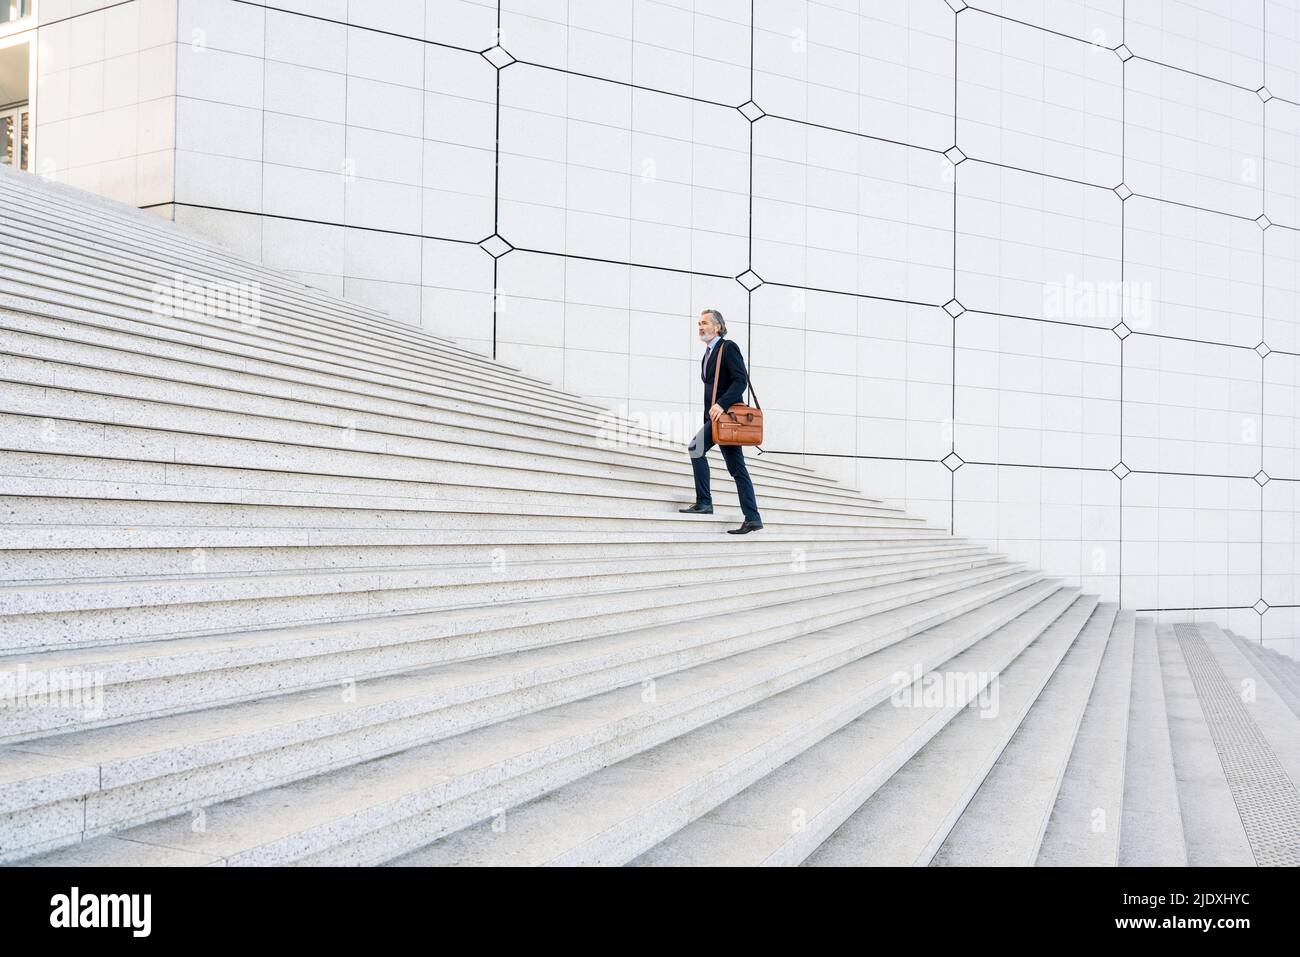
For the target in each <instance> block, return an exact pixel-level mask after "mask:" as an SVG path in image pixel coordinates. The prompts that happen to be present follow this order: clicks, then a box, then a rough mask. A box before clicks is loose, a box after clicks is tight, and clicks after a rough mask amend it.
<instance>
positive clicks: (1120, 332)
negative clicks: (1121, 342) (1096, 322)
mask: <svg viewBox="0 0 1300 957" xmlns="http://www.w3.org/2000/svg"><path fill="white" fill-rule="evenodd" d="M1110 331H1111V332H1113V333H1115V335H1117V336H1119V337H1120V338H1121V339H1127V338H1128V337H1129V336H1130V335H1132V334H1133V330H1132V329H1130V328H1129V327H1128V326H1126V325H1124V323H1122V322H1117V323H1115V325H1113V326H1111V327H1110Z"/></svg>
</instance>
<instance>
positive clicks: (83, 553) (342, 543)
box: [0, 456, 970, 578]
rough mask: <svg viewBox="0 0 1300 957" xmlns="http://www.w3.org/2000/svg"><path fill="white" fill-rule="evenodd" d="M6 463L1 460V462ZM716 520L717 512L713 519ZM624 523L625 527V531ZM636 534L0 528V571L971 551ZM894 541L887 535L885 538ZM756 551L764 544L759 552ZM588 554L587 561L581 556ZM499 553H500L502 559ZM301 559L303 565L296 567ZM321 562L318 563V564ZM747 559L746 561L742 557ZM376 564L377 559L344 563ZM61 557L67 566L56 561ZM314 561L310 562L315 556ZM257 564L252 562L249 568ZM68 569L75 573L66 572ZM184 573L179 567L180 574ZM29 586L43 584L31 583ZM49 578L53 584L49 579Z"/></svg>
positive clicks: (939, 541) (922, 544)
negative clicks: (851, 549)
mask: <svg viewBox="0 0 1300 957" xmlns="http://www.w3.org/2000/svg"><path fill="white" fill-rule="evenodd" d="M0 462H3V456H0ZM715 514H716V513H715ZM625 524H626V523H625ZM643 524H644V523H641V522H637V523H635V525H636V526H637V527H636V528H634V529H631V530H629V529H627V528H626V527H624V528H621V529H612V528H611V529H604V530H579V529H547V528H527V529H520V530H518V531H512V530H510V529H508V528H507V529H500V528H498V529H495V530H493V529H474V528H469V529H454V528H453V529H442V528H428V529H421V528H405V529H385V528H369V529H368V528H360V527H358V528H328V527H325V528H308V527H303V526H283V527H279V528H276V527H273V526H272V527H221V526H214V525H208V526H193V527H189V526H183V525H174V526H167V525H156V526H151V527H130V528H118V527H116V526H112V525H65V524H58V523H50V524H45V525H23V524H18V523H12V524H4V525H0V566H3V567H17V565H16V564H5V563H6V562H10V563H20V562H23V561H46V560H49V561H55V560H66V561H68V562H69V563H74V562H79V561H83V560H85V559H86V558H87V557H90V556H94V557H96V558H99V557H103V558H105V559H106V560H108V561H113V560H116V559H117V558H120V557H122V556H124V555H126V554H127V553H130V552H132V551H139V552H154V553H159V554H162V553H166V554H167V555H175V556H176V557H177V560H178V561H179V560H180V558H181V557H184V567H187V568H188V567H193V565H194V560H195V559H196V558H198V557H199V555H198V554H196V549H199V550H202V551H203V552H204V553H205V554H206V555H207V556H208V557H207V559H206V560H205V563H206V564H207V567H208V568H209V569H212V570H219V569H220V568H221V567H224V566H223V565H221V564H219V563H220V562H222V561H225V558H224V557H223V556H225V555H230V556H237V557H239V558H241V559H242V558H244V557H246V556H256V557H258V558H262V557H265V558H267V559H268V560H275V561H278V560H279V559H281V558H283V559H284V560H285V561H288V562H290V563H293V564H295V565H296V564H309V565H313V566H319V567H325V566H327V565H330V564H352V565H363V564H400V562H397V561H389V560H387V559H386V558H385V557H384V556H385V555H386V554H387V553H388V552H390V551H391V552H392V554H394V555H398V556H400V555H407V554H411V555H414V554H421V555H423V554H424V552H423V551H411V550H413V549H414V550H424V549H437V550H438V553H439V554H442V553H446V554H448V555H461V556H467V557H468V560H477V559H478V558H480V557H482V556H483V555H484V554H485V553H486V554H487V557H488V558H492V559H494V560H497V559H503V560H508V559H513V558H525V557H529V556H536V557H539V558H549V557H565V556H569V555H577V554H591V555H604V554H624V553H625V552H627V550H628V549H632V550H634V551H639V550H644V551H645V552H647V553H649V554H677V553H679V552H680V553H683V554H694V553H695V551H696V550H698V549H699V548H700V546H701V545H706V544H707V545H709V546H710V547H722V548H730V549H733V550H734V549H746V550H747V549H751V548H752V549H755V552H756V553H757V552H760V551H764V550H765V549H766V548H767V547H780V548H785V549H789V550H790V556H791V560H792V561H794V560H797V559H798V558H799V550H800V549H802V550H803V552H804V553H805V554H806V553H807V552H809V551H811V550H813V549H817V548H823V547H833V546H836V545H840V544H853V545H861V546H863V547H870V546H873V545H874V546H877V547H888V546H892V545H895V544H903V543H909V544H911V545H913V546H915V547H917V548H929V547H942V546H944V545H966V544H970V542H969V540H968V539H965V538H962V537H961V536H935V535H933V534H928V535H927V534H921V532H920V531H913V532H911V533H906V532H904V531H902V530H888V529H886V530H880V529H876V530H874V531H873V532H872V534H871V535H870V536H866V535H862V536H859V535H852V534H849V535H846V534H843V533H835V532H833V531H810V532H808V533H806V534H802V533H798V532H793V531H789V530H785V529H782V528H780V527H777V526H774V527H772V528H764V529H763V534H762V535H754V536H745V537H743V538H738V537H734V536H725V537H724V536H722V535H719V534H718V530H717V527H716V525H715V524H714V523H708V522H706V523H704V524H700V525H699V526H698V527H697V528H695V529H694V530H691V528H690V527H689V526H681V527H678V528H675V529H672V530H668V531H659V530H655V529H645V528H641V527H640V526H642V525H643ZM886 533H888V534H886ZM760 543H766V545H764V544H760ZM588 548H589V549H591V551H590V552H586V551H584V549H588ZM497 550H500V554H499V555H498V554H497ZM296 554H300V555H301V556H303V557H301V558H300V559H297V558H295V555H296ZM318 554H319V555H320V556H321V559H320V560H317V559H316V558H315V557H314V556H316V555H318ZM745 554H749V552H748V551H745ZM353 555H357V556H373V558H369V559H368V558H365V557H358V558H356V559H355V560H354V559H353V558H351V557H339V556H353ZM60 556H61V558H60ZM309 556H313V557H309ZM250 560H251V559H250ZM67 567H69V568H71V567H73V565H72V564H69V565H68V566H67ZM174 567H180V566H174ZM32 577H34V578H35V577H42V576H37V575H33V576H32ZM44 577H48V576H44Z"/></svg>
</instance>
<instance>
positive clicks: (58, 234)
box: [0, 184, 551, 387]
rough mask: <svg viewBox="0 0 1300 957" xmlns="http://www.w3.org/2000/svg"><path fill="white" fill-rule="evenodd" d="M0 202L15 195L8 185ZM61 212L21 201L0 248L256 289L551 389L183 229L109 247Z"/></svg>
mask: <svg viewBox="0 0 1300 957" xmlns="http://www.w3.org/2000/svg"><path fill="white" fill-rule="evenodd" d="M0 194H8V195H10V196H11V197H12V195H13V194H12V192H11V191H7V190H5V189H4V187H3V185H2V184H0ZM59 210H60V207H57V206H51V205H50V204H41V203H39V202H38V203H37V204H35V206H34V207H33V208H27V204H25V203H24V201H23V200H22V199H19V200H18V202H16V203H13V204H11V205H10V206H9V207H8V209H7V212H8V213H9V214H10V216H11V222H12V224H13V227H14V229H13V232H12V233H10V234H9V235H8V236H7V237H6V238H5V240H4V242H5V243H6V244H7V248H0V253H4V254H8V255H11V256H28V257H30V256H31V254H32V250H40V251H41V252H43V253H47V255H46V256H44V257H43V258H38V259H35V260H34V261H35V262H36V263H38V264H40V265H45V266H48V265H50V264H54V263H61V262H66V263H75V262H78V261H80V262H83V263H87V264H93V265H94V266H95V267H96V269H95V272H94V273H92V274H91V275H103V274H105V273H108V272H113V271H120V270H122V269H127V270H130V271H132V272H133V273H134V274H135V275H136V276H140V275H147V276H152V277H155V278H159V279H162V280H163V281H168V282H170V281H171V280H173V279H174V278H175V276H176V275H177V274H180V275H182V276H183V277H184V278H185V279H186V280H187V281H190V282H207V281H215V282H223V283H232V282H239V283H254V284H256V288H257V289H258V290H259V293H260V295H261V298H262V301H263V303H264V304H265V305H267V306H269V307H270V308H272V309H274V310H276V311H278V312H283V313H284V314H285V315H289V316H296V317H299V318H302V319H305V320H306V322H307V323H308V324H314V325H317V326H328V324H329V323H330V322H331V321H334V322H338V321H339V320H342V321H343V322H345V323H346V324H347V326H348V327H350V328H352V329H355V330H356V331H357V332H358V333H359V334H361V335H370V336H377V337H382V338H383V339H384V340H387V341H392V340H394V339H399V340H405V341H407V342H409V343H411V344H412V346H413V348H416V349H419V350H421V351H423V352H425V353H428V354H430V355H435V356H438V355H440V356H445V357H452V358H455V359H456V360H458V361H460V362H462V363H463V364H464V365H465V366H466V367H467V368H469V369H471V370H479V369H492V370H494V371H496V372H498V373H500V372H504V373H505V374H506V375H509V376H511V377H512V378H514V379H517V380H519V381H521V382H522V381H531V382H532V383H535V384H538V385H542V386H544V387H551V386H550V384H549V383H547V382H546V381H545V380H542V379H539V378H537V377H535V376H529V375H527V374H526V373H525V372H523V371H522V370H519V369H517V368H515V367H513V366H508V365H506V364H505V363H499V362H497V361H496V360H492V359H489V358H488V357H486V356H483V355H482V354H480V353H477V352H474V351H472V350H469V349H466V348H465V347H463V346H461V345H459V344H458V343H456V342H455V341H454V340H451V339H447V338H444V337H441V336H436V335H433V334H431V333H429V332H428V331H426V330H425V329H423V328H421V327H419V326H412V325H411V324H409V323H405V322H400V321H397V320H394V319H392V318H390V317H388V316H387V315H386V314H384V313H381V312H379V311H376V310H372V309H369V308H368V307H365V306H361V305H359V304H357V303H355V302H352V301H349V300H343V299H340V298H338V297H337V296H334V295H332V294H330V293H327V292H325V291H323V290H319V289H316V288H314V287H310V286H306V285H304V284H303V283H301V282H299V281H298V280H296V279H293V278H292V277H289V276H287V275H285V274H282V273H277V272H275V271H273V270H268V269H267V268H265V267H263V266H261V265H260V264H253V263H249V262H248V261H246V260H240V259H238V258H237V257H235V256H233V255H232V254H231V252H230V251H229V250H227V249H224V248H220V249H216V250H203V249H199V250H194V249H192V248H191V244H190V243H189V241H188V240H189V239H190V238H191V237H193V236H195V235H196V234H193V233H189V232H187V231H185V230H184V229H183V228H182V227H174V226H173V227H172V229H171V230H170V232H169V233H168V234H166V235H164V236H162V237H161V239H157V238H155V239H149V240H145V241H143V242H141V241H136V240H135V239H133V238H132V237H131V235H130V227H129V226H127V227H125V229H122V228H120V227H121V224H114V225H113V226H110V227H109V232H108V233H107V235H111V236H113V243H112V244H111V245H110V244H106V243H105V241H104V236H105V235H106V234H105V233H104V232H103V231H102V227H99V228H97V225H98V224H95V225H87V224H86V223H85V222H84V220H83V218H82V217H81V216H80V214H79V213H73V214H72V215H70V216H69V215H67V214H64V213H62V212H60V211H59ZM114 266H116V270H115V269H114ZM137 281H138V280H137ZM131 284H132V283H131V282H130V281H129V280H128V282H127V283H126V285H128V286H129V285H131Z"/></svg>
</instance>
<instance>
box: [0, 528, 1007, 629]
mask: <svg viewBox="0 0 1300 957" xmlns="http://www.w3.org/2000/svg"><path fill="white" fill-rule="evenodd" d="M846 545H847V543H846ZM977 558H978V559H983V560H988V559H996V560H999V561H1000V560H1002V556H1000V555H997V554H995V553H992V552H989V551H988V549H986V548H983V547H981V546H978V545H971V546H967V547H965V548H944V549H939V550H935V551H932V552H930V553H928V554H920V555H918V554H915V553H913V552H911V551H910V550H909V549H893V550H889V551H886V552H882V551H881V550H880V549H878V548H867V549H865V550H863V549H855V548H852V547H844V548H839V549H837V550H836V551H835V552H830V551H827V552H825V553H818V554H813V555H811V556H805V557H804V558H803V559H802V560H801V561H800V563H799V566H798V567H797V568H792V565H793V564H794V563H793V562H792V559H791V556H790V555H789V553H788V552H786V551H783V552H777V553H775V554H767V555H747V556H746V559H745V561H744V562H743V563H738V562H737V560H736V554H735V553H734V552H730V551H728V552H722V553H716V554H713V555H709V554H707V553H706V554H699V555H696V556H692V562H691V564H692V566H693V568H694V569H695V570H696V571H698V572H699V574H700V577H701V578H703V579H707V580H709V581H711V582H713V583H715V584H716V585H718V586H719V587H725V586H727V585H728V584H730V583H731V582H734V581H736V580H737V579H740V578H743V577H748V576H754V575H768V576H771V575H781V576H784V575H790V574H802V573H804V572H821V571H832V570H837V569H845V568H869V567H875V566H877V565H885V564H888V565H897V564H908V563H912V562H917V561H924V562H926V563H930V562H943V563H945V564H950V565H953V566H954V567H959V566H961V565H962V564H964V563H965V562H966V561H967V560H971V559H977ZM681 572H682V563H681V559H680V558H677V557H667V558H655V557H645V558H636V557H631V556H626V557H618V558H598V559H589V560H581V561H561V562H556V561H550V562H546V561H515V562H509V563H507V562H493V561H490V560H489V561H480V562H462V563H459V564H456V565H452V566H446V565H441V564H435V565H390V566H380V567H376V568H360V569H350V568H305V569H297V570H293V571H287V572H260V573H252V574H241V575H229V574H220V573H210V572H202V571H197V570H196V571H190V572H186V573H183V574H180V575H176V574H170V575H166V574H165V575H140V576H137V575H129V574H128V573H126V572H125V571H122V573H121V574H120V575H115V576H111V577H108V578H98V579H84V578H82V579H66V578H65V579H63V580H56V581H51V582H30V581H24V582H22V583H19V584H10V585H3V586H0V612H3V614H6V615H15V616H16V615H38V614H52V613H59V612H78V611H88V610H92V609H106V608H107V609H119V610H121V609H134V608H150V607H153V606H159V605H166V606H179V605H192V604H205V605H209V606H211V605H214V604H221V603H225V602H240V601H255V600H259V599H272V598H280V599H283V598H311V597H319V596H333V595H343V594H353V593H365V592H378V591H405V592H408V593H415V592H417V591H418V592H422V593H423V592H428V593H429V594H430V595H431V596H434V595H438V594H443V593H447V594H448V595H449V596H450V600H449V604H448V607H455V606H457V605H468V604H486V603H489V602H504V601H528V600H531V599H534V598H541V597H547V596H550V595H568V594H577V593H586V594H591V595H593V596H596V595H599V594H600V593H602V592H607V591H624V590H626V589H629V588H652V587H659V586H661V585H668V584H672V583H675V582H679V581H680V580H681V577H682V575H681ZM435 589H436V590H438V591H435ZM435 604H441V603H440V602H435Z"/></svg>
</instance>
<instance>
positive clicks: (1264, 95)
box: [1255, 86, 1273, 103]
mask: <svg viewBox="0 0 1300 957" xmlns="http://www.w3.org/2000/svg"><path fill="white" fill-rule="evenodd" d="M1255 95H1256V96H1258V97H1259V98H1260V99H1261V100H1263V101H1264V102H1265V103H1267V102H1268V101H1269V100H1271V99H1273V94H1272V93H1270V92H1268V87H1266V86H1261V87H1260V88H1259V89H1258V90H1256V91H1255Z"/></svg>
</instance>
